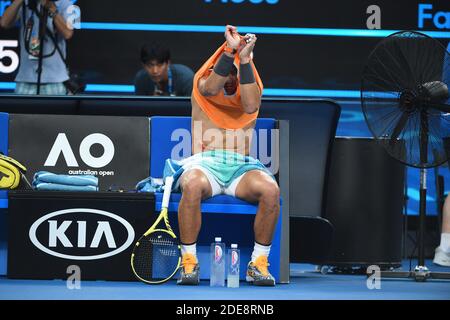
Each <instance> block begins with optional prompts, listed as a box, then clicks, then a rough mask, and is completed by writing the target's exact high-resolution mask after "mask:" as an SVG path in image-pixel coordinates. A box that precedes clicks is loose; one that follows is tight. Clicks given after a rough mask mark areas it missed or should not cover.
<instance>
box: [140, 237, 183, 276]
mask: <svg viewBox="0 0 450 320" xmlns="http://www.w3.org/2000/svg"><path fill="white" fill-rule="evenodd" d="M179 256H180V252H179V247H178V243H177V242H176V239H174V238H172V237H171V236H170V235H168V234H166V233H161V232H154V233H151V234H149V235H148V236H147V237H144V238H143V239H142V240H141V241H140V243H139V246H138V247H137V248H136V252H135V257H134V267H135V271H136V273H137V274H138V275H139V276H140V277H141V278H143V279H145V280H148V281H153V280H161V279H166V278H168V277H170V276H171V275H172V274H173V273H174V271H175V270H176V268H177V267H178V263H179Z"/></svg>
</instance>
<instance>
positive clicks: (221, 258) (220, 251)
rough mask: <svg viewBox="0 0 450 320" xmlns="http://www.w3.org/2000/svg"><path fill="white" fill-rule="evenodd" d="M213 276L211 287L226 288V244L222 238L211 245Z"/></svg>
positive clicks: (211, 277) (217, 238)
mask: <svg viewBox="0 0 450 320" xmlns="http://www.w3.org/2000/svg"><path fill="white" fill-rule="evenodd" d="M210 270H211V276H210V278H209V285H210V286H211V287H224V286H225V243H223V242H222V238H220V237H216V238H215V241H214V242H213V243H212V244H211V269H210Z"/></svg>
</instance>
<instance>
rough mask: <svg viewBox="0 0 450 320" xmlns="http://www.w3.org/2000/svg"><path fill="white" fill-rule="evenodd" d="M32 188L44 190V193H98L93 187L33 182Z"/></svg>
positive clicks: (96, 188)
mask: <svg viewBox="0 0 450 320" xmlns="http://www.w3.org/2000/svg"><path fill="white" fill-rule="evenodd" d="M33 187H34V188H35V189H36V190H46V191H77V192H78V191H98V187H95V186H70V185H66V184H57V183H45V182H41V183H37V184H35V183H34V182H33Z"/></svg>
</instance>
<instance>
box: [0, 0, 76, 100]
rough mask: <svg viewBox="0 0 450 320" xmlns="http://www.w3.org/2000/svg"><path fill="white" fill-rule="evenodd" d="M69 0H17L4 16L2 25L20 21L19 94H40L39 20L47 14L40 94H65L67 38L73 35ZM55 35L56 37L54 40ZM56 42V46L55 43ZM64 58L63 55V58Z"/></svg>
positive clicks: (17, 78)
mask: <svg viewBox="0 0 450 320" xmlns="http://www.w3.org/2000/svg"><path fill="white" fill-rule="evenodd" d="M71 5H72V2H71V1H70V0H58V1H50V0H14V1H13V2H12V4H11V5H10V6H9V7H8V8H7V9H6V11H5V13H4V14H3V16H2V17H1V20H0V26H1V27H2V28H11V27H13V26H14V25H15V23H16V22H17V21H19V23H20V67H19V72H18V74H17V76H16V79H15V81H16V90H15V93H17V94H37V93H38V92H37V91H38V90H37V87H38V85H37V84H38V73H39V72H38V71H39V70H38V68H39V55H40V48H41V44H40V38H39V21H40V20H41V18H42V17H44V15H46V16H47V29H48V30H46V32H45V36H44V52H43V55H42V57H43V60H42V69H41V83H40V94H44V95H65V94H67V93H68V90H67V88H66V86H65V84H64V82H66V81H67V80H69V75H68V71H67V67H66V63H65V59H66V41H67V40H69V39H70V38H72V36H73V29H71V28H69V27H68V24H67V19H68V17H69V13H68V10H67V9H68V8H69V7H70V6H71ZM52 38H53V39H52ZM55 44H56V46H55ZM63 57H64V58H63Z"/></svg>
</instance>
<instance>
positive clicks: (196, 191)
mask: <svg viewBox="0 0 450 320" xmlns="http://www.w3.org/2000/svg"><path fill="white" fill-rule="evenodd" d="M208 183H209V182H208V179H206V177H205V176H204V175H202V174H200V173H197V172H189V175H187V176H186V177H183V180H182V182H181V190H182V192H183V196H185V197H188V198H201V197H202V196H203V195H204V194H205V193H206V192H207V190H208Z"/></svg>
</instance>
